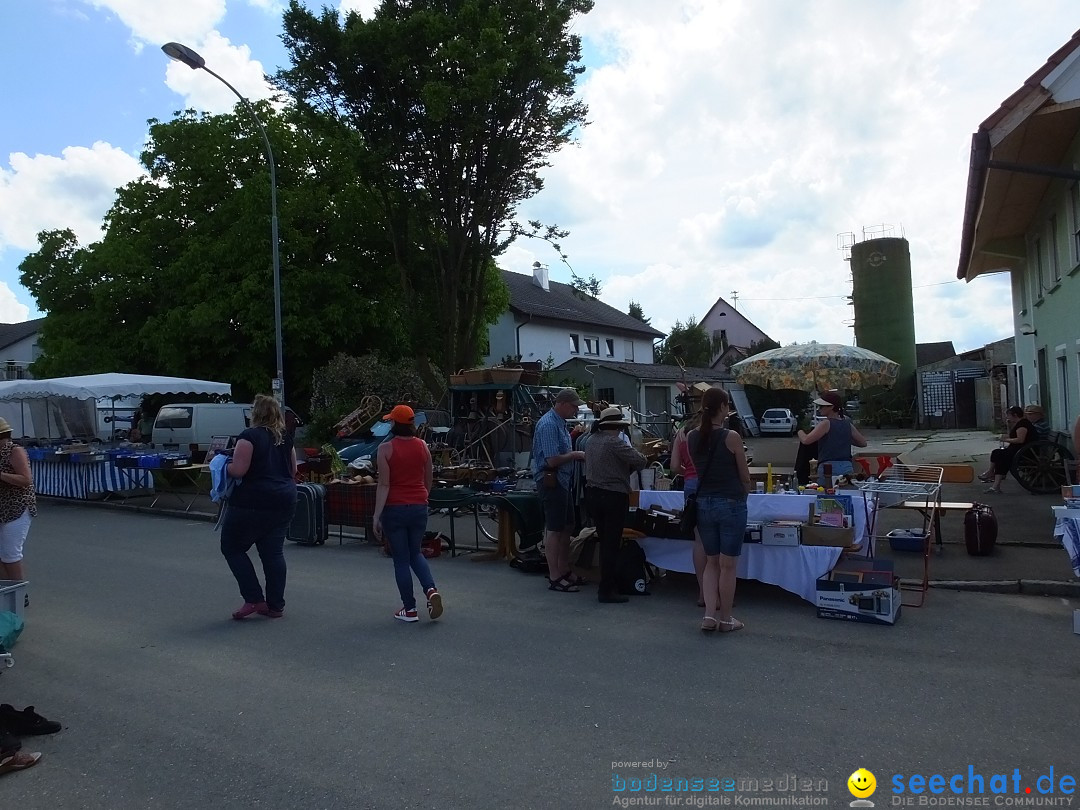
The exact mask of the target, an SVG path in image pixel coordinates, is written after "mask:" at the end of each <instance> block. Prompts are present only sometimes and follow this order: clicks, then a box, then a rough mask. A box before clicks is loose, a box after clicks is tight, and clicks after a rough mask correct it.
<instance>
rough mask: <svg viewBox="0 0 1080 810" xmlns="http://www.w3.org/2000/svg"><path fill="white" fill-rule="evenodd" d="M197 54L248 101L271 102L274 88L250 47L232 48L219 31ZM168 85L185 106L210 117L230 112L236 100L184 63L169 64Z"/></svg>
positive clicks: (218, 82) (226, 89)
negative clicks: (182, 99) (178, 95)
mask: <svg viewBox="0 0 1080 810" xmlns="http://www.w3.org/2000/svg"><path fill="white" fill-rule="evenodd" d="M195 50H196V51H198V52H199V55H200V56H202V57H203V59H205V60H206V66H207V67H209V68H210V69H211V70H213V71H214V73H217V74H218V75H220V76H221V77H222V78H223V79H225V80H226V81H227V82H229V84H231V85H232V86H233V87H235V88H236V89H237V90H239V91H240V93H241V94H243V95H244V96H246V97H247V98H249V99H252V100H255V99H261V98H269V97H270V96H272V95H273V93H274V91H273V88H272V87H270V85H269V84H268V83H267V82H266V78H265V71H264V70H263V66H262V63H261V62H259V61H258V60H256V59H252V58H251V49H250V48H249V47H248V46H247V45H233V44H232V43H231V42H230V41H229V40H228V39H227V38H225V37H223V36H222V35H221V34H219V33H218V32H217V31H211V32H210V33H208V34H207V35H206V36H205V37H204V38H203V39H202V40H201V41H200V44H199V46H198V47H197V48H195ZM165 84H167V85H168V86H169V88H170V89H171V90H173V91H175V92H177V93H179V94H180V95H182V96H183V97H184V105H185V106H186V107H193V108H194V109H197V110H205V111H206V112H211V113H225V112H231V111H232V108H233V106H234V105H235V104H236V103H237V98H236V96H235V95H234V94H233V92H232V91H231V90H229V88H228V87H226V86H225V85H224V84H222V83H221V82H220V81H218V80H217V79H215V78H214V77H213V76H211V75H210V74H209V73H207V72H206V71H205V70H192V69H191V68H190V67H188V66H187V65H185V64H183V63H182V62H176V61H173V60H170V61H169V63H168V67H167V69H166V73H165Z"/></svg>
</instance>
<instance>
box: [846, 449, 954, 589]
mask: <svg viewBox="0 0 1080 810" xmlns="http://www.w3.org/2000/svg"><path fill="white" fill-rule="evenodd" d="M944 472H945V471H944V470H943V469H942V468H941V467H933V466H927V465H924V464H920V465H911V464H893V465H892V466H891V467H889V469H887V470H886V471H885V472H884V473H883V474H882V476H881V477H880V478H878V479H876V480H868V481H858V482H856V486H857V487H858V488H859V490H860V491H862V493H863V495H864V496H865V497H866V498H867V500H870V499H872V500H873V501H874V505H875V508H874V509H872V510H869V520H868V523H867V533H868V535H869V536H870V537H872V538H874V539H878V537H877V535H876V534H875V531H876V528H877V526H876V524H877V514H878V509H888V508H890V507H897V506H904V505H905V504H911V503H913V502H915V503H921V504H922V506H923V510H922V511H923V573H922V580H921V581H920V582H917V583H912V582H904V581H901V582H900V590H901V591H908V592H911V593H914V594H917V596H916V597H913V598H917V599H918V601H917V602H911V603H908V602H905V603H904V604H905V605H908V606H909V607H922V605H923V602H925V601H926V592H927V591H928V590H929V589H930V548H931V546H932V545H933V543H934V539H935V537H934V535H935V533H936V532H937V524H936V521H934V520H933V519H931V516H932V515H934V514H935V513H936V511H937V510H938V509H939V508H940V506H941V479H942V477H943V476H944Z"/></svg>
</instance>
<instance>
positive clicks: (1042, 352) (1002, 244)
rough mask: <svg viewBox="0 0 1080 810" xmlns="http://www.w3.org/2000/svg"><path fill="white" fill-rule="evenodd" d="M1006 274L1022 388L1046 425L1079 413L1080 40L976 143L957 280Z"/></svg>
mask: <svg viewBox="0 0 1080 810" xmlns="http://www.w3.org/2000/svg"><path fill="white" fill-rule="evenodd" d="M984 273H1009V274H1010V276H1011V281H1012V306H1013V329H1014V331H1015V351H1016V375H1015V376H1016V382H1017V387H1018V389H1019V392H1020V398H1021V402H1019V403H1017V404H1021V405H1024V404H1032V403H1038V404H1041V405H1042V406H1043V408H1044V409H1045V410H1046V413H1047V418H1048V419H1049V422H1050V426H1051V427H1052V428H1053V429H1055V430H1063V431H1066V430H1068V429H1069V428H1070V427H1071V425H1072V423H1073V421H1074V420H1075V419H1076V415H1077V413H1078V412H1080V317H1078V316H1077V313H1078V312H1080V32H1077V33H1076V34H1074V35H1073V37H1072V39H1071V40H1069V42H1068V43H1067V44H1066V45H1065V46H1063V47H1062V48H1061V49H1060V50H1058V51H1057V52H1056V53H1054V54H1053V55H1052V56H1051V57H1050V58H1049V59H1048V60H1047V62H1046V64H1044V65H1043V66H1042V67H1041V68H1039V70H1037V71H1036V72H1035V73H1034V74H1032V75H1031V76H1030V77H1029V78H1028V79H1027V80H1026V81H1025V82H1024V83H1023V85H1022V86H1021V87H1020V89H1019V90H1017V91H1016V92H1015V93H1013V94H1012V95H1011V96H1009V98H1007V99H1005V101H1003V102H1002V104H1001V106H1000V107H999V108H998V109H997V111H995V112H994V113H993V115H991V116H990V117H989V118H987V119H986V120H985V121H983V122H982V124H980V125H979V128H978V131H976V132H975V134H974V135H973V136H972V142H971V160H970V168H969V173H968V188H967V200H966V205H965V211H964V224H963V232H962V234H961V241H960V262H959V266H958V268H957V273H956V274H957V277H958V278H960V279H963V280H965V281H971V280H972V279H974V278H976V277H977V276H980V275H982V274H984Z"/></svg>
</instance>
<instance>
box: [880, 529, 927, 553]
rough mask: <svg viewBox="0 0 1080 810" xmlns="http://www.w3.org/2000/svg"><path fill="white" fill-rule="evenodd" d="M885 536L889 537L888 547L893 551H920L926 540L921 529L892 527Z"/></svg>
mask: <svg viewBox="0 0 1080 810" xmlns="http://www.w3.org/2000/svg"><path fill="white" fill-rule="evenodd" d="M885 536H886V537H888V538H889V548H891V549H892V550H893V551H917V552H921V551H922V550H923V543H924V542H925V540H926V535H925V534H923V530H922V529H893V530H892V531H891V532H889V533H888V534H887V535H885Z"/></svg>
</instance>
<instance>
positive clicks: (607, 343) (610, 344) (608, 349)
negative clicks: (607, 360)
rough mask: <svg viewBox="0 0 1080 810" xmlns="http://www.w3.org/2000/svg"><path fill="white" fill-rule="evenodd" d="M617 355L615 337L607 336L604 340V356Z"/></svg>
mask: <svg viewBox="0 0 1080 810" xmlns="http://www.w3.org/2000/svg"><path fill="white" fill-rule="evenodd" d="M614 356H615V338H607V339H605V340H604V357H614Z"/></svg>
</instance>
